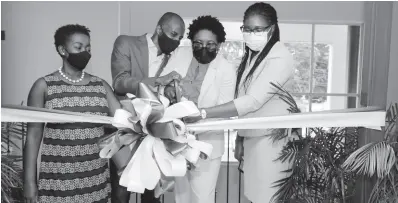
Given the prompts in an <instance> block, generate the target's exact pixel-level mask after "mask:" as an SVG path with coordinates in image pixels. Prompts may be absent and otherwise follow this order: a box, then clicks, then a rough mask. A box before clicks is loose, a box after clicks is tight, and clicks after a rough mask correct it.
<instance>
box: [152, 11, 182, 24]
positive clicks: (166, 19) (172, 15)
mask: <svg viewBox="0 0 398 203" xmlns="http://www.w3.org/2000/svg"><path fill="white" fill-rule="evenodd" d="M173 18H176V19H178V20H180V21H181V22H182V23H184V20H183V19H182V18H181V16H179V15H178V14H176V13H173V12H167V13H165V14H163V15H162V17H160V19H159V21H158V25H164V24H165V23H167V22H169V21H170V20H171V19H173Z"/></svg>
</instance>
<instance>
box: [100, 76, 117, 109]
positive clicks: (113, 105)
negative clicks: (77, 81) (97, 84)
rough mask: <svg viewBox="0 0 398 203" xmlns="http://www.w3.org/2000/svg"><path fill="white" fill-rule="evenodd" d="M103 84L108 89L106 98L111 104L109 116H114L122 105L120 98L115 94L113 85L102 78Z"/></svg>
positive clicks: (109, 104)
mask: <svg viewBox="0 0 398 203" xmlns="http://www.w3.org/2000/svg"><path fill="white" fill-rule="evenodd" d="M102 84H103V85H104V88H105V90H106V99H107V101H108V106H109V116H114V114H115V111H116V110H117V109H121V108H122V106H121V104H120V102H119V100H118V99H117V98H116V96H115V95H114V93H113V91H112V88H111V86H110V85H109V84H108V83H107V82H106V81H105V80H102Z"/></svg>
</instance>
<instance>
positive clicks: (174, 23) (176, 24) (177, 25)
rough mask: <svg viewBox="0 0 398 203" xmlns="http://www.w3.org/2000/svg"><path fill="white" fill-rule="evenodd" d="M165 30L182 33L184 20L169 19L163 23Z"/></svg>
mask: <svg viewBox="0 0 398 203" xmlns="http://www.w3.org/2000/svg"><path fill="white" fill-rule="evenodd" d="M164 25H165V26H164V28H165V30H167V31H169V32H176V33H178V34H180V35H183V34H184V31H185V25H184V22H182V21H181V20H178V19H170V20H169V21H168V22H167V23H165V24H164Z"/></svg>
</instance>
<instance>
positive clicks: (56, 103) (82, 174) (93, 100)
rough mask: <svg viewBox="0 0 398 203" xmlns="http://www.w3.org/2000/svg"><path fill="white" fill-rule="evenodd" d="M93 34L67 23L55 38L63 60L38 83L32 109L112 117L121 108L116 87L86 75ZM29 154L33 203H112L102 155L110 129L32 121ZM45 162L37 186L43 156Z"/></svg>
mask: <svg viewBox="0 0 398 203" xmlns="http://www.w3.org/2000/svg"><path fill="white" fill-rule="evenodd" d="M89 33H90V30H89V29H88V28H86V27H84V26H81V25H65V26H63V27H60V28H59V29H58V30H57V31H56V32H55V35H54V38H55V48H56V50H57V52H58V54H59V55H60V56H61V58H62V60H63V64H62V66H61V67H60V68H59V69H58V70H57V71H55V72H53V73H51V74H49V75H46V76H44V77H41V78H39V79H38V80H36V82H35V83H34V84H33V86H32V88H31V90H30V92H29V96H28V106H34V107H41V108H48V109H56V110H64V111H73V112H82V113H86V114H90V115H103V116H108V115H109V116H112V115H113V112H114V111H115V110H116V109H117V108H120V104H119V102H118V100H117V99H116V97H115V96H114V95H113V91H112V89H111V87H110V86H109V85H108V84H107V83H106V82H105V81H104V80H102V79H100V78H98V77H96V76H93V75H90V74H88V73H85V72H84V69H85V67H86V65H87V63H88V62H89V60H90V58H91V47H90V34H89ZM27 133H28V135H27V140H26V148H25V150H24V195H25V198H26V200H27V202H49V203H56V202H59V203H61V202H85V203H89V202H110V198H109V197H110V192H111V187H110V183H109V181H110V180H109V169H108V161H107V160H106V159H101V158H100V157H99V148H98V146H97V144H96V143H97V141H98V139H99V138H100V137H101V136H103V134H104V126H103V125H101V124H93V123H47V124H46V125H45V124H44V123H28V131H27ZM43 136H44V139H43V145H42V148H41V163H40V173H39V181H38V183H37V181H36V180H37V179H36V175H37V168H38V167H37V158H38V153H39V148H40V144H41V141H42V138H43Z"/></svg>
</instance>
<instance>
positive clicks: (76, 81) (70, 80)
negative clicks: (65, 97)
mask: <svg viewBox="0 0 398 203" xmlns="http://www.w3.org/2000/svg"><path fill="white" fill-rule="evenodd" d="M58 72H59V74H61V75H62V77H64V78H65V79H66V80H68V81H69V82H72V83H78V82H81V81H82V80H83V78H84V71H82V76H81V77H80V79H78V80H72V79H70V78H69V77H68V76H66V75H65V74H64V73H63V72H62V67H59V70H58Z"/></svg>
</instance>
